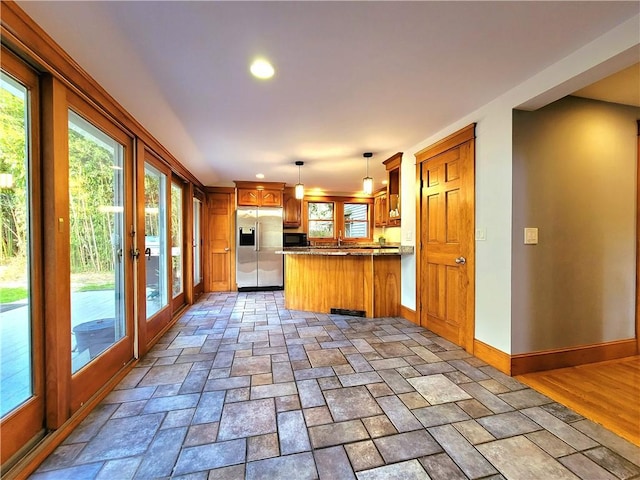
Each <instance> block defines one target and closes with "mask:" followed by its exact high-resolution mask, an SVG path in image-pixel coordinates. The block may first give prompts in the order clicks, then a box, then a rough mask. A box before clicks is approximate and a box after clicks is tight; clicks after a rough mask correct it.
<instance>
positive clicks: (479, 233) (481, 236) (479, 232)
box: [476, 228, 487, 242]
mask: <svg viewBox="0 0 640 480" xmlns="http://www.w3.org/2000/svg"><path fill="white" fill-rule="evenodd" d="M486 239H487V229H486V228H477V229H476V241H478V242H484V241H485V240H486Z"/></svg>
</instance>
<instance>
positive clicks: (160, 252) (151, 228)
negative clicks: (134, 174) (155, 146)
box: [137, 146, 171, 354]
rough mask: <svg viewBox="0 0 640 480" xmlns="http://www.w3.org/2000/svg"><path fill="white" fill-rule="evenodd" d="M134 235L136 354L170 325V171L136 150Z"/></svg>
mask: <svg viewBox="0 0 640 480" xmlns="http://www.w3.org/2000/svg"><path fill="white" fill-rule="evenodd" d="M138 158H139V159H144V161H142V160H139V162H140V163H139V165H138V183H137V185H138V192H137V198H138V231H139V232H142V236H143V238H144V243H142V242H141V241H140V239H139V240H138V244H139V245H141V244H143V245H144V250H141V251H140V257H139V261H138V275H139V277H138V278H139V293H138V305H139V307H138V315H139V319H138V325H139V326H140V329H139V339H140V353H141V354H144V353H145V352H146V350H147V348H148V347H149V345H150V344H151V343H152V342H153V340H154V339H155V338H156V337H157V336H158V335H159V334H160V333H161V332H162V331H163V329H164V327H165V326H166V325H168V323H169V322H170V321H171V308H170V304H171V297H170V289H169V287H170V285H171V277H170V273H171V269H170V265H169V259H170V258H171V249H170V245H169V240H170V237H169V221H170V218H169V189H170V188H171V186H170V178H171V171H170V170H169V169H168V168H167V167H166V165H165V164H164V163H163V162H162V161H161V160H160V159H159V158H157V157H156V156H155V155H154V154H153V153H152V152H150V151H149V150H147V149H145V148H144V146H140V147H139V150H138Z"/></svg>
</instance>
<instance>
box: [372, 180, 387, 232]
mask: <svg viewBox="0 0 640 480" xmlns="http://www.w3.org/2000/svg"><path fill="white" fill-rule="evenodd" d="M388 215H389V210H388V208H387V189H386V188H385V189H384V190H380V191H379V192H378V193H376V195H375V197H373V218H374V226H375V227H385V226H386V225H387V217H388Z"/></svg>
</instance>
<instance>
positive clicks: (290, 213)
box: [282, 187, 302, 228]
mask: <svg viewBox="0 0 640 480" xmlns="http://www.w3.org/2000/svg"><path fill="white" fill-rule="evenodd" d="M282 206H283V210H284V211H283V217H282V226H283V227H284V228H298V227H299V226H300V224H301V221H302V215H301V213H302V209H301V207H302V202H301V201H300V200H298V199H297V198H296V194H295V190H294V188H293V187H287V188H285V190H284V195H283V197H282Z"/></svg>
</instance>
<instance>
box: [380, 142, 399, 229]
mask: <svg viewBox="0 0 640 480" xmlns="http://www.w3.org/2000/svg"><path fill="white" fill-rule="evenodd" d="M382 163H383V164H384V166H385V167H386V169H387V225H388V226H392V227H396V226H399V225H400V218H401V212H402V210H401V209H400V186H401V183H400V164H401V163H402V152H398V153H396V154H395V155H393V156H391V157H389V158H388V159H386V160H385V161H384V162H382Z"/></svg>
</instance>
